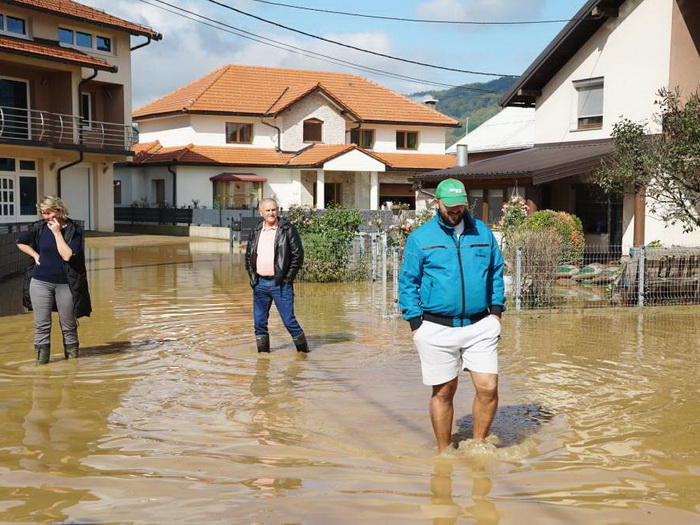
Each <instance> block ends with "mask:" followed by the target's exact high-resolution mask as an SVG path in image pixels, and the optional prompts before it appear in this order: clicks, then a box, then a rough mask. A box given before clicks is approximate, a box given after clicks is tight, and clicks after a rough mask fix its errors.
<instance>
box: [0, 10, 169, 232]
mask: <svg viewBox="0 0 700 525" xmlns="http://www.w3.org/2000/svg"><path fill="white" fill-rule="evenodd" d="M132 37H140V38H138V39H137V40H135V43H134V45H135V46H139V47H140V46H141V44H143V45H145V44H148V43H150V42H151V40H160V38H161V35H160V34H159V33H157V32H156V31H154V30H152V29H150V28H148V27H144V26H141V25H138V24H134V23H131V22H129V21H126V20H122V19H120V18H117V17H115V16H112V15H110V14H108V13H106V12H104V11H101V10H98V9H93V8H91V7H88V6H85V5H83V4H80V3H78V2H74V1H71V0H61V1H60V2H59V1H51V2H47V1H45V0H11V1H10V0H0V223H2V224H9V223H21V222H29V221H33V220H36V219H38V218H39V215H38V214H37V208H36V205H37V202H38V201H39V200H40V199H41V198H42V197H43V196H46V195H49V194H54V195H59V196H60V197H62V198H63V200H64V201H65V202H66V204H67V206H68V208H69V210H70V216H71V217H72V218H73V219H77V220H81V221H83V223H84V225H85V228H86V229H88V230H99V231H112V230H113V229H114V204H113V194H112V184H113V179H112V175H113V165H114V163H115V162H120V161H121V162H123V161H125V160H127V159H129V158H130V156H131V155H132V151H131V145H132V138H133V137H132V132H131V131H132V128H131V109H132V108H131V52H132V48H131V46H132V42H131V39H132Z"/></svg>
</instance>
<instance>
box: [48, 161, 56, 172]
mask: <svg viewBox="0 0 700 525" xmlns="http://www.w3.org/2000/svg"><path fill="white" fill-rule="evenodd" d="M55 167H56V163H55V162H52V163H51V164H49V170H51V171H53V169H54V168H55Z"/></svg>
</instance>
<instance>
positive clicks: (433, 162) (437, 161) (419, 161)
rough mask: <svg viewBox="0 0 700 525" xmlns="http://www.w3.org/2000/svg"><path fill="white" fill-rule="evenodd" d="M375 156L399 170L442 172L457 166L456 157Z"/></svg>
mask: <svg viewBox="0 0 700 525" xmlns="http://www.w3.org/2000/svg"><path fill="white" fill-rule="evenodd" d="M374 155H375V156H376V157H378V158H379V160H381V161H382V162H384V163H385V164H387V165H388V166H390V167H392V168H394V169H399V170H442V169H447V168H452V167H453V166H455V165H456V164H457V157H455V156H454V155H438V154H429V153H378V152H374Z"/></svg>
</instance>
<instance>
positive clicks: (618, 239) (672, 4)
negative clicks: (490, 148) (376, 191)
mask: <svg viewBox="0 0 700 525" xmlns="http://www.w3.org/2000/svg"><path fill="white" fill-rule="evenodd" d="M699 86H700V2H697V1H693V0H589V1H587V2H586V3H585V5H584V6H583V7H582V8H581V9H580V11H579V12H578V13H577V14H576V15H574V17H573V19H572V20H571V22H569V23H568V24H567V25H566V26H565V27H564V28H563V29H562V31H561V32H560V33H559V34H558V35H557V36H556V37H555V38H554V40H553V41H552V42H551V43H550V44H549V45H548V46H547V48H546V49H545V50H544V51H543V52H542V53H541V54H540V55H539V56H538V57H537V58H536V59H535V61H534V62H533V63H532V64H531V65H530V66H529V67H528V68H527V70H526V71H525V72H524V73H523V75H522V76H521V77H520V78H519V79H518V80H517V81H516V83H515V84H514V86H513V87H512V89H511V90H510V91H509V92H507V93H506V94H505V95H504V96H503V98H502V99H501V101H500V104H501V105H502V106H504V107H506V108H508V107H518V108H534V113H535V125H534V146H533V147H532V148H529V149H525V150H523V151H519V152H515V153H511V154H508V155H503V156H499V157H497V158H491V159H486V160H481V161H478V162H473V163H472V162H470V163H468V164H467V165H466V166H458V167H455V168H451V169H447V170H439V171H435V172H432V173H429V174H422V175H419V176H417V177H416V180H420V182H421V183H422V184H423V185H426V186H428V187H429V186H431V185H433V184H435V183H437V181H439V180H441V179H444V178H446V177H449V176H452V177H458V178H461V179H463V180H464V181H465V183H466V184H467V185H471V186H474V185H480V186H484V184H485V183H486V188H485V191H486V192H488V191H489V190H490V189H491V188H493V189H494V190H496V191H498V190H499V189H501V188H503V187H507V186H509V185H512V184H513V183H514V182H517V183H518V184H519V186H520V187H521V188H523V189H524V192H525V196H526V198H527V199H528V200H529V201H530V204H531V205H532V207H533V208H548V209H555V210H562V211H567V212H572V213H575V214H576V215H578V216H579V217H580V218H581V220H582V222H583V225H584V231H585V233H586V238H587V242H588V243H590V244H597V245H622V246H623V247H624V246H638V245H641V244H647V243H649V242H651V241H653V240H657V239H658V240H661V241H662V242H663V243H664V244H667V245H671V244H677V245H700V232H697V231H695V232H693V233H690V234H688V233H683V231H682V228H681V227H680V226H673V225H667V224H664V223H663V222H662V221H660V220H659V219H657V218H656V217H655V216H654V215H653V214H652V213H651V212H650V210H649V206H648V204H649V203H647V202H646V201H645V197H644V195H643V194H641V195H640V194H637V195H636V196H627V197H624V198H614V197H610V196H608V195H606V194H604V193H603V192H602V191H601V190H600V189H599V188H598V187H597V186H595V185H593V184H591V174H592V173H593V172H594V170H596V169H597V168H598V167H599V166H600V163H601V159H603V158H604V157H605V156H606V155H609V154H610V153H611V152H612V151H613V146H612V143H611V141H610V136H611V132H612V130H613V125H614V124H615V123H616V122H618V121H619V120H620V119H621V118H622V117H626V118H628V119H630V120H632V121H635V122H641V121H646V122H648V123H649V125H650V126H651V127H652V129H651V132H652V133H659V132H660V131H661V129H660V125H659V124H658V123H657V122H655V121H654V120H653V118H652V117H653V115H654V114H655V113H656V112H657V110H658V107H657V106H656V105H655V101H656V99H657V92H658V90H659V89H660V88H664V87H666V88H670V89H674V88H676V87H677V88H680V90H681V93H682V94H685V95H686V96H687V95H689V94H691V93H693V92H695V91H696V90H697V89H698V87H699Z"/></svg>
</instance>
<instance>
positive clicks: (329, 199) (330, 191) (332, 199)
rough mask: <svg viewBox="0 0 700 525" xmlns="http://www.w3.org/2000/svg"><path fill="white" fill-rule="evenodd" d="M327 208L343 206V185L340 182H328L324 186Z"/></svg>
mask: <svg viewBox="0 0 700 525" xmlns="http://www.w3.org/2000/svg"><path fill="white" fill-rule="evenodd" d="M323 193H324V197H325V199H324V200H325V203H324V205H325V206H331V205H332V204H336V205H338V206H339V205H341V204H343V185H342V184H341V183H339V182H326V183H325V184H324V185H323Z"/></svg>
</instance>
